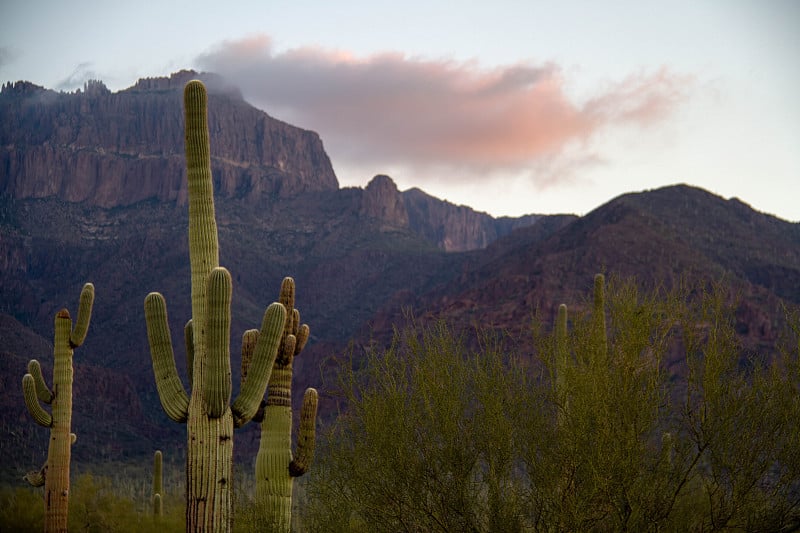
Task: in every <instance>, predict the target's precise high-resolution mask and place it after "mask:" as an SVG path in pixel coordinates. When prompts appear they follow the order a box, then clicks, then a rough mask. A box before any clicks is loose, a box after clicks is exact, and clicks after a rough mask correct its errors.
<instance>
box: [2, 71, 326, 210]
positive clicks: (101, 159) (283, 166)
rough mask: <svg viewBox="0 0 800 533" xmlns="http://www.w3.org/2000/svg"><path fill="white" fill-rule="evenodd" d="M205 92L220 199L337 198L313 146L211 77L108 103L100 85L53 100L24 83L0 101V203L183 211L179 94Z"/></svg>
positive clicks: (177, 80) (156, 86) (145, 86)
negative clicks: (194, 85)
mask: <svg viewBox="0 0 800 533" xmlns="http://www.w3.org/2000/svg"><path fill="white" fill-rule="evenodd" d="M195 77H199V78H201V79H203V80H204V81H205V82H206V83H207V85H208V87H209V93H210V96H209V99H210V105H209V128H210V130H211V152H212V167H213V172H214V177H215V181H216V183H215V186H216V190H217V193H218V194H220V195H222V196H225V197H237V198H244V199H258V198H260V197H261V196H262V195H271V196H278V197H286V196H293V195H297V194H300V193H303V192H311V191H329V190H336V189H338V182H337V180H336V176H335V174H334V172H333V168H332V167H331V163H330V160H329V158H328V156H327V154H326V153H325V151H324V149H323V146H322V141H321V140H320V138H319V136H318V135H317V134H316V133H314V132H311V131H307V130H303V129H300V128H297V127H294V126H291V125H289V124H286V123H284V122H281V121H279V120H276V119H274V118H272V117H270V116H268V115H267V114H266V113H263V112H261V111H259V110H257V109H255V108H253V107H252V106H250V105H249V104H247V103H246V102H245V101H244V100H242V99H241V96H240V95H239V93H238V91H237V90H236V89H234V88H231V87H227V86H225V84H224V82H223V81H222V80H221V79H220V78H219V77H216V76H213V75H207V74H198V73H195V72H191V71H182V72H179V73H177V74H173V75H172V76H171V77H169V78H150V79H144V80H140V81H139V82H138V83H137V84H136V85H134V86H133V87H130V88H129V89H125V90H123V91H119V92H117V93H111V92H110V91H109V90H108V89H107V88H106V87H105V86H104V85H103V84H102V82H90V83H88V84H87V85H86V86H85V87H84V90H83V91H77V92H75V93H58V92H55V91H51V90H47V89H44V88H42V87H38V86H36V85H33V84H31V83H28V82H16V83H13V84H11V83H9V84H6V85H4V86H3V88H2V91H0V193H5V194H8V195H11V196H13V197H15V198H19V199H22V198H43V197H48V196H57V197H59V198H61V199H62V200H66V201H69V202H86V203H88V204H90V205H96V206H101V207H115V206H120V205H130V204H133V203H136V202H138V201H141V200H145V199H149V198H155V199H158V200H168V201H177V202H178V203H184V202H185V201H186V183H185V181H186V180H185V179H184V174H185V170H184V162H183V116H182V103H181V100H182V87H183V85H184V84H185V82H186V81H187V80H188V79H191V78H195Z"/></svg>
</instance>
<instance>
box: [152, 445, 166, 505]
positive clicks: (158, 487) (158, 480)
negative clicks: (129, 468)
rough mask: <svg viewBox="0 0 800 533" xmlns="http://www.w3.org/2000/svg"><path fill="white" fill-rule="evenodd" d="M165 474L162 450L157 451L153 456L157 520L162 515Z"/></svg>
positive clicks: (154, 503)
mask: <svg viewBox="0 0 800 533" xmlns="http://www.w3.org/2000/svg"><path fill="white" fill-rule="evenodd" d="M163 483H164V474H163V470H162V454H161V450H156V452H155V453H154V454H153V516H154V517H155V519H156V520H158V519H159V518H161V515H162V496H161V495H162V494H163V493H164V488H163Z"/></svg>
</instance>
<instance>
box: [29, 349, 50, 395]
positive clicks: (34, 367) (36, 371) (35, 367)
mask: <svg viewBox="0 0 800 533" xmlns="http://www.w3.org/2000/svg"><path fill="white" fill-rule="evenodd" d="M28 374H30V375H31V376H33V383H34V385H35V386H36V396H37V397H38V398H39V400H40V401H42V402H44V403H46V404H48V405H49V404H50V403H52V401H53V393H52V391H51V390H50V387H48V386H47V382H46V381H45V380H44V376H43V375H42V367H41V366H39V361H37V360H36V359H31V360H30V361H29V362H28Z"/></svg>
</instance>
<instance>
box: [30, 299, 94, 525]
mask: <svg viewBox="0 0 800 533" xmlns="http://www.w3.org/2000/svg"><path fill="white" fill-rule="evenodd" d="M93 304H94V285H92V284H91V283H87V284H85V285H84V286H83V290H81V296H80V303H79V306H78V318H77V321H76V322H75V326H74V327H73V324H72V319H71V317H70V315H69V311H67V310H66V309H62V310H61V311H59V312H58V313H57V314H56V319H55V337H54V340H53V358H54V364H53V388H52V390H51V389H50V388H49V387H48V386H47V383H46V382H45V380H44V376H43V375H42V368H41V366H40V365H39V362H38V361H37V360H36V359H32V360H31V361H30V362H29V363H28V373H27V374H25V376H23V378H22V391H23V395H24V398H25V405H26V406H27V407H28V412H30V414H31V416H32V417H33V419H34V420H35V421H36V423H37V424H39V425H41V426H44V427H48V428H50V445H49V448H48V451H47V462H46V463H45V464H44V466H42V468H40V469H39V470H38V471H36V470H34V471H33V472H29V473H28V474H27V475H26V476H25V480H26V481H27V482H28V483H30V484H31V485H33V486H35V487H41V486H42V485H44V502H45V518H44V529H45V531H46V532H50V531H66V530H67V515H68V512H69V466H70V456H71V454H70V452H71V447H72V445H73V444H74V443H75V441H76V439H77V437H76V436H75V434H74V433H71V431H70V430H71V426H72V374H73V370H72V354H73V350H74V349H75V348H77V347H78V346H80V345H81V344H83V341H84V340H85V339H86V332H87V331H88V329H89V321H90V319H91V315H92V306H93ZM40 402H43V403H45V404H49V405H50V406H51V409H50V412H49V413H48V412H47V411H46V410H45V409H44V408H43V407H42V405H41V403H40Z"/></svg>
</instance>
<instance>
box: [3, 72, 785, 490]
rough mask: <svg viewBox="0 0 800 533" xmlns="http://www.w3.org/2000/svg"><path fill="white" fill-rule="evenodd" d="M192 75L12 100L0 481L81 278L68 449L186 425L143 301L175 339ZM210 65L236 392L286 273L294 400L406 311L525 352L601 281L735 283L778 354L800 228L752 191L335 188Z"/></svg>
mask: <svg viewBox="0 0 800 533" xmlns="http://www.w3.org/2000/svg"><path fill="white" fill-rule="evenodd" d="M195 76H198V74H197V73H193V72H186V71H184V72H180V73H177V74H174V75H172V76H171V77H169V78H155V79H146V80H140V81H139V82H138V83H137V84H136V85H134V86H133V87H131V88H129V89H126V90H123V91H120V92H117V93H111V92H110V91H108V90H107V89H106V88H105V86H104V85H103V84H102V83H101V82H92V83H89V84H87V85H86V86H85V88H84V90H82V91H80V92H79V93H58V92H55V91H51V90H48V89H45V88H42V87H37V86H35V85H33V84H31V83H28V82H16V83H13V84H6V85H4V86H3V88H2V91H0V268H2V271H3V276H2V278H0V295H1V296H2V297H1V298H0V302H1V305H2V307H1V308H0V337H1V338H2V345H0V398H2V399H0V407H1V408H0V413H2V415H0V425H1V426H2V428H3V432H4V437H3V438H2V439H0V448H1V449H0V452H2V453H3V454H4V456H5V457H7V458H9V459H8V460H5V461H4V462H3V465H4V466H3V471H2V472H0V477H2V479H3V480H9V479H11V478H15V479H16V478H18V477H19V476H20V475H21V474H22V472H24V471H25V470H29V469H33V468H37V467H38V466H40V464H41V461H42V460H43V457H44V454H45V453H46V440H47V435H46V431H44V430H42V429H40V428H38V427H37V426H36V425H35V424H34V423H33V422H32V420H30V417H29V415H28V414H27V411H26V408H25V405H24V402H23V400H22V391H21V387H20V381H21V376H22V375H23V374H24V373H25V366H26V363H27V361H28V359H30V358H37V359H39V360H40V361H41V362H42V365H43V367H44V371H45V375H49V372H50V368H51V363H52V353H51V351H50V350H49V348H48V345H49V344H50V341H49V339H50V338H51V337H52V324H53V317H54V315H55V313H56V312H57V311H58V309H60V308H62V307H67V308H69V309H71V310H73V309H74V308H75V306H76V305H77V298H78V294H79V292H80V288H81V286H82V285H83V283H84V282H86V281H91V282H93V283H94V284H95V287H96V300H95V310H94V314H93V319H92V324H91V327H90V330H89V334H88V336H87V339H86V342H85V344H84V346H82V347H81V348H79V349H78V350H76V353H75V367H76V376H75V405H74V425H75V428H76V433H77V434H78V436H79V440H78V442H79V443H80V444H79V445H76V447H75V449H74V454H75V455H74V456H75V459H76V461H78V462H83V461H89V460H92V461H110V460H128V459H132V458H136V459H139V458H142V457H146V456H148V455H149V454H150V453H151V452H152V450H153V449H154V448H158V447H161V448H169V447H174V448H182V443H183V440H184V439H185V431H184V428H182V427H180V426H179V425H177V424H174V423H172V422H170V421H169V420H168V419H167V418H166V416H165V415H164V413H163V412H162V410H161V407H160V405H159V402H158V398H157V395H156V390H155V386H154V384H153V377H152V369H151V363H150V355H149V348H148V346H147V341H146V332H145V324H144V317H143V300H144V297H145V295H146V294H147V293H149V292H150V291H154V290H157V291H160V292H162V293H163V294H164V295H165V297H166V300H167V305H168V309H169V316H170V325H171V328H172V330H173V331H172V335H173V339H180V338H182V327H183V324H184V323H185V321H186V319H187V318H188V317H189V316H190V302H189V298H190V287H189V281H190V279H189V278H190V276H189V262H188V244H187V237H186V228H187V209H186V205H185V203H186V185H185V183H184V180H185V177H184V176H185V169H184V166H185V165H184V159H183V147H182V139H183V118H182V110H181V89H182V87H183V84H184V83H185V81H186V80H188V79H189V78H191V77H195ZM199 76H201V77H202V78H203V79H204V80H205V81H206V83H207V84H208V86H209V88H210V92H211V96H210V101H209V124H210V130H211V150H212V169H213V173H214V181H215V194H216V212H217V221H218V228H219V236H220V263H221V264H222V265H224V266H226V267H227V268H228V269H229V270H230V271H231V272H232V274H233V281H234V295H233V309H232V315H233V316H232V328H231V331H232V332H233V339H232V344H233V346H232V356H233V368H234V379H233V382H234V389H236V388H237V387H238V383H239V379H238V373H239V372H238V353H239V344H238V343H239V342H240V341H239V338H240V337H239V335H240V334H241V333H242V332H244V330H245V329H248V328H251V327H254V325H255V324H258V323H259V322H260V319H261V314H262V313H263V309H264V308H265V307H266V306H267V305H268V304H269V303H270V302H272V301H274V300H275V299H276V298H277V292H278V289H279V286H280V281H281V279H282V278H283V277H284V276H287V275H288V276H292V277H294V278H295V280H296V282H297V287H298V295H297V307H298V309H299V310H300V312H301V313H302V316H303V321H304V322H307V323H308V324H309V325H310V327H311V332H312V333H311V340H310V343H309V346H308V348H307V349H306V350H305V351H304V352H303V356H302V357H301V358H300V359H298V361H297V364H296V374H295V383H296V385H295V391H302V390H303V389H304V388H305V387H306V386H311V385H313V386H317V387H318V388H320V389H321V390H322V392H323V409H324V408H325V406H326V403H325V399H326V398H329V397H326V394H327V392H328V386H329V385H330V383H329V381H327V380H328V379H329V377H330V376H329V374H327V373H326V372H327V371H328V370H330V368H331V365H333V364H334V363H333V362H332V361H331V360H330V359H329V358H331V357H334V356H338V355H341V354H342V353H343V352H344V351H345V350H346V347H347V345H348V343H350V342H354V343H356V345H358V344H359V343H361V342H365V341H367V340H368V339H370V338H372V339H375V340H379V341H380V340H385V339H387V338H388V337H389V336H390V335H391V332H392V327H393V326H394V325H396V324H400V323H402V321H403V319H404V317H403V312H404V310H408V309H410V310H412V311H413V313H414V314H415V315H416V316H417V317H418V318H419V319H421V320H426V321H427V320H432V319H434V318H437V317H442V318H445V319H447V320H448V321H450V322H451V323H452V324H453V325H454V326H456V327H460V328H464V329H465V330H469V329H470V328H472V327H473V326H475V325H481V326H486V327H489V326H494V327H498V328H501V329H503V330H505V331H508V332H511V333H514V334H518V335H520V339H521V340H520V341H519V345H518V347H517V348H518V349H519V350H522V351H523V352H525V351H526V350H528V351H529V348H530V347H529V346H528V345H526V343H525V340H524V339H525V334H524V332H525V331H526V329H527V328H528V327H529V325H530V317H531V313H532V312H533V311H534V310H535V309H539V310H541V311H543V312H544V313H545V314H547V313H552V312H553V311H554V309H555V306H556V305H558V304H559V303H561V302H568V303H570V304H573V303H575V304H579V303H580V302H581V301H582V298H583V295H584V294H585V291H586V290H587V289H588V288H589V287H590V285H591V282H592V276H593V274H594V273H595V272H598V271H606V272H608V273H613V274H619V275H623V276H629V275H633V276H636V277H637V278H638V279H639V280H640V281H641V283H642V284H643V285H645V286H650V287H652V286H654V285H656V284H658V283H669V282H671V281H674V280H677V279H679V278H680V277H682V276H688V277H689V278H690V279H691V280H693V281H700V280H704V279H721V278H724V279H725V281H726V282H727V283H729V284H730V286H732V287H733V288H735V289H737V290H739V291H740V292H741V294H742V296H743V299H742V302H741V304H740V305H739V307H738V312H737V329H738V331H739V333H740V334H741V335H742V339H743V341H744V342H745V343H746V344H747V345H748V346H750V347H753V348H761V349H766V350H770V349H772V348H774V344H775V341H776V339H777V335H778V332H779V327H780V322H779V320H778V318H779V316H780V312H781V306H782V305H783V304H791V305H796V304H800V289H798V287H800V225H798V224H792V223H789V222H785V221H782V220H780V219H777V218H774V217H771V216H768V215H764V214H761V213H758V212H755V211H753V210H752V209H751V208H749V207H748V206H747V205H746V204H745V203H743V202H742V201H740V200H735V199H734V200H724V199H722V198H719V197H717V196H714V195H712V194H710V193H707V192H705V191H703V190H700V189H697V188H693V187H690V186H686V185H679V186H674V187H667V188H664V189H659V190H655V191H648V192H643V193H635V194H629V195H625V196H622V197H619V198H617V199H615V200H613V201H611V202H609V203H608V204H606V205H604V206H601V207H600V208H598V209H596V210H595V211H593V212H591V213H589V214H587V215H586V216H585V217H582V218H578V217H575V216H571V215H561V216H537V215H529V216H526V217H521V218H515V219H510V218H501V219H495V218H493V217H491V216H489V215H487V214H485V213H479V212H476V211H474V210H472V209H470V208H469V207H466V206H455V205H452V204H450V203H448V202H444V201H442V200H439V199H437V198H434V197H432V196H430V195H428V194H426V193H425V192H424V191H421V190H419V189H411V190H407V191H399V190H398V189H397V186H396V185H395V183H394V182H393V181H392V179H391V177H389V176H383V175H379V176H376V177H374V178H373V179H372V181H371V182H370V183H369V185H368V186H366V187H365V188H363V189H362V188H340V187H339V185H338V181H337V178H336V176H335V174H334V172H333V169H332V168H331V165H330V161H329V159H328V157H327V155H326V154H325V151H324V147H323V142H324V140H322V139H320V138H319V136H318V135H316V134H315V133H314V132H310V131H307V130H303V129H301V128H298V127H296V126H293V125H289V124H286V123H284V122H281V121H278V120H275V119H273V118H271V117H269V116H268V115H266V114H265V113H263V112H261V111H258V110H256V109H255V108H253V107H251V106H249V105H248V104H247V103H246V102H245V101H244V100H242V98H241V96H240V95H239V93H238V91H237V90H236V89H235V88H232V87H228V86H226V84H225V82H224V80H222V79H221V78H219V77H216V76H213V75H207V74H202V75H199ZM176 352H177V354H176V356H177V359H178V368H179V372H181V373H182V375H184V376H185V368H184V366H185V365H184V362H183V360H182V353H181V349H180V347H178V346H176ZM526 353H527V352H526ZM184 382H185V381H184ZM328 405H329V404H328ZM328 414H330V413H323V416H327V415H328ZM255 431H256V428H255V426H253V427H249V426H248V427H245V428H244V429H243V430H241V431H240V432H239V433H238V434H237V440H236V454H237V457H240V458H241V457H248V458H251V457H253V453H254V446H255V442H256V433H255Z"/></svg>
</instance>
